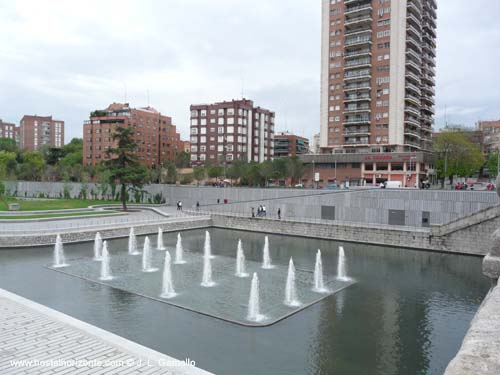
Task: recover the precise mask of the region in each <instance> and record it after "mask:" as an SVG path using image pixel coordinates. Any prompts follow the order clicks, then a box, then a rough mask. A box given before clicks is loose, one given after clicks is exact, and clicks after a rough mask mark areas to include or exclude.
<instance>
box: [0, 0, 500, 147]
mask: <svg viewBox="0 0 500 375" xmlns="http://www.w3.org/2000/svg"><path fill="white" fill-rule="evenodd" d="M437 1H438V7H439V9H438V40H437V42H438V58H437V64H438V66H437V87H436V97H437V98H436V99H437V100H436V126H435V127H436V128H439V127H442V126H443V125H444V123H445V113H446V119H447V122H448V123H449V124H464V125H466V126H473V125H474V124H475V122H476V121H478V120H480V119H481V120H486V119H500V74H498V70H497V67H498V62H499V57H500V49H499V48H498V46H500V22H498V18H499V16H500V2H498V1H492V0H474V1H470V0H437ZM320 31H321V1H320V0H287V1H286V2H285V1H283V0H253V1H240V0H182V1H179V0H156V1H153V0H142V1H132V0H120V1H111V0H100V1H94V0H87V1H56V0H44V1H34V0H33V1H32V0H25V1H23V0H19V1H12V0H0V118H1V119H3V120H4V121H7V122H14V123H17V124H18V123H19V120H20V119H21V117H22V116H23V115H24V114H38V115H52V116H54V118H57V119H60V120H64V121H65V122H66V135H65V138H66V142H68V141H69V140H70V139H71V138H73V137H82V126H83V121H84V120H87V119H88V116H89V113H90V112H91V111H93V110H95V109H102V108H105V107H107V106H108V105H109V104H110V103H112V102H124V101H127V102H129V103H130V104H131V105H132V106H133V107H142V106H146V105H148V104H150V105H151V106H153V107H155V108H156V109H158V110H159V111H160V112H162V113H163V114H165V115H168V116H171V117H172V118H173V123H174V124H175V125H177V128H178V131H179V132H180V133H181V136H182V137H183V138H184V139H188V133H189V106H190V105H191V104H199V103H212V102H216V101H223V100H231V99H233V98H234V99H238V98H241V97H242V96H244V97H246V98H249V99H252V100H253V101H254V102H255V104H256V105H259V106H261V107H264V108H267V109H270V110H273V111H275V112H276V131H278V132H281V131H290V132H295V133H297V134H299V135H304V136H306V137H308V138H310V139H311V140H312V136H313V134H315V133H318V132H319V109H320V52H321V43H320V42H321V35H320ZM445 108H446V110H445Z"/></svg>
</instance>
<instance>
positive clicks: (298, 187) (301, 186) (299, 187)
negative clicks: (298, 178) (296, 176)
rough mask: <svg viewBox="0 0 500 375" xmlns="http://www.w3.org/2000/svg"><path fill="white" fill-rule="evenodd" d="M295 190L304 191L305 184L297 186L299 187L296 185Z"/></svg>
mask: <svg viewBox="0 0 500 375" xmlns="http://www.w3.org/2000/svg"><path fill="white" fill-rule="evenodd" d="M295 188H297V189H303V188H304V184H297V185H295Z"/></svg>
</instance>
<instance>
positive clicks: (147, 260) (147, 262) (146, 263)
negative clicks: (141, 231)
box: [142, 237, 158, 272]
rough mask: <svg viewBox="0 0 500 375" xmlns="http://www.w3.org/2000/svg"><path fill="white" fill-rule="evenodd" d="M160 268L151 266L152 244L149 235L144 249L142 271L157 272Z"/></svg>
mask: <svg viewBox="0 0 500 375" xmlns="http://www.w3.org/2000/svg"><path fill="white" fill-rule="evenodd" d="M156 271H158V268H153V267H152V266H151V244H150V242H149V237H146V239H145V240H144V247H143V249H142V272H156Z"/></svg>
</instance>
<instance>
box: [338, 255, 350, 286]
mask: <svg viewBox="0 0 500 375" xmlns="http://www.w3.org/2000/svg"><path fill="white" fill-rule="evenodd" d="M337 279H338V280H341V281H350V280H351V278H350V277H347V265H346V259H345V252H344V248H343V247H342V246H339V259H338V263H337Z"/></svg>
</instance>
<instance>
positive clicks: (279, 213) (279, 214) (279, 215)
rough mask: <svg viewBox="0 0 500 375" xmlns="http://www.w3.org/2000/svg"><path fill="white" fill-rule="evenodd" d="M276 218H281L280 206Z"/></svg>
mask: <svg viewBox="0 0 500 375" xmlns="http://www.w3.org/2000/svg"><path fill="white" fill-rule="evenodd" d="M278 220H281V208H278Z"/></svg>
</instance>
